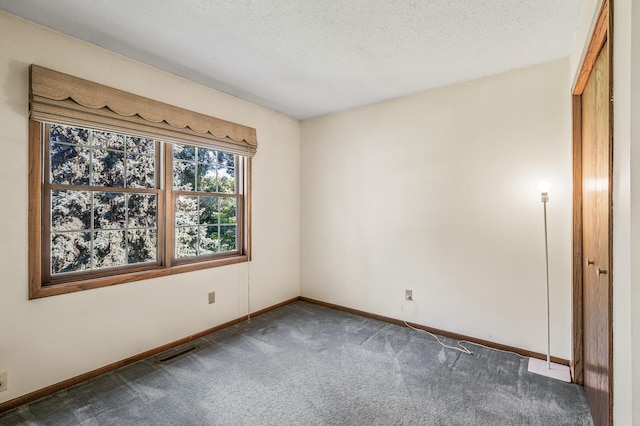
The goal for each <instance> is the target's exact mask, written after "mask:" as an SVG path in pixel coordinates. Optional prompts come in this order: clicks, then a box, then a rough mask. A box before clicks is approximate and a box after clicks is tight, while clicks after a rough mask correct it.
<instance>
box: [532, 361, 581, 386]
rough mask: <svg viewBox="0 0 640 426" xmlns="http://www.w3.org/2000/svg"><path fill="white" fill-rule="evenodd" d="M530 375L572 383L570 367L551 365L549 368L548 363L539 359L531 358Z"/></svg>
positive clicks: (553, 363)
mask: <svg viewBox="0 0 640 426" xmlns="http://www.w3.org/2000/svg"><path fill="white" fill-rule="evenodd" d="M528 370H529V372H530V373H534V374H539V375H541V376H547V377H551V378H552V379H557V380H562V381H563V382H567V383H571V372H570V371H569V367H568V366H566V365H562V364H556V363H555V362H552V363H551V368H547V361H546V360H543V359H538V358H529V368H528Z"/></svg>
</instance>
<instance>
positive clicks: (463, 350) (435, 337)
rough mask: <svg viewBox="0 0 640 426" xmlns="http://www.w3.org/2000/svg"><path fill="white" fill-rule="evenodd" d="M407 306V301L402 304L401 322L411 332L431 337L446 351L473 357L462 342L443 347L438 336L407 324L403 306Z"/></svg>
mask: <svg viewBox="0 0 640 426" xmlns="http://www.w3.org/2000/svg"><path fill="white" fill-rule="evenodd" d="M406 304H407V301H406V300H405V301H404V303H403V304H402V322H403V323H404V325H406V326H407V327H409V328H410V329H412V330H415V331H420V332H422V333H425V334H428V335H429V336H431V337H433V338H434V339H436V340H437V341H438V343H440V345H441V346H442V347H443V348H447V349H453V350H454V351H459V352H462V353H463V354H467V355H473V352H471V351H470V350H469V349H467V348H466V347H465V346H464V345H463V344H462V342H458V346H449V345H445V344H444V343H442V341H441V340H440V338H439V337H438V336H436V335H435V334H433V333H430V332H428V331H427V330H423V329H421V328H416V327H414V326H412V325H411V324H409V323H408V322H407V320H405V319H404V306H405V305H406ZM465 343H471V342H465Z"/></svg>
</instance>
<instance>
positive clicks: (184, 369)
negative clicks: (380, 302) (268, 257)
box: [0, 302, 592, 426]
mask: <svg viewBox="0 0 640 426" xmlns="http://www.w3.org/2000/svg"><path fill="white" fill-rule="evenodd" d="M444 340H445V341H446V343H449V344H451V343H452V342H451V341H450V340H448V339H444ZM193 345H196V346H197V348H198V349H197V350H194V351H192V352H189V353H188V354H185V355H182V356H179V357H176V358H174V359H172V360H170V361H166V362H164V363H158V362H157V359H158V358H159V357H162V356H156V357H152V358H149V359H146V360H144V361H141V362H138V363H136V364H132V365H130V366H127V367H124V368H121V369H119V370H116V371H113V372H111V373H108V374H105V375H103V376H100V377H97V378H95V379H92V380H89V381H87V382H84V383H81V384H79V385H77V386H74V387H72V388H69V389H67V390H63V391H61V392H58V393H56V394H54V395H51V396H50V397H47V398H44V399H41V400H39V401H36V402H33V403H31V404H28V405H25V406H22V407H19V408H16V409H14V410H12V411H8V412H6V413H4V414H1V415H0V424H1V425H119V426H121V425H251V426H255V425H305V426H310V425H491V426H496V425H510V426H511V425H545V426H551V425H591V424H592V422H591V419H590V415H589V408H588V406H587V402H586V399H585V396H584V391H583V389H582V388H581V387H580V386H577V385H573V384H568V383H564V382H560V381H557V380H554V379H550V378H546V377H543V376H538V375H535V374H532V373H529V372H528V371H527V359H526V358H522V357H519V356H517V355H513V354H507V353H503V352H498V351H494V350H489V349H484V348H479V347H473V351H474V355H465V354H462V353H459V352H457V351H451V350H448V349H443V348H442V347H441V346H440V345H438V344H437V343H436V342H435V341H434V339H433V338H432V337H430V336H427V335H426V334H424V333H419V332H417V331H414V330H410V329H408V328H404V327H399V326H396V325H391V324H387V323H384V322H379V321H375V320H372V319H368V318H363V317H359V316H356V315H351V314H347V313H343V312H339V311H335V310H333V309H328V308H324V307H321V306H317V305H313V304H309V303H305V302H295V303H292V304H290V305H287V306H285V307H283V308H280V309H277V310H275V311H272V312H269V313H267V314H264V315H261V316H259V317H256V318H253V319H252V320H251V322H244V323H242V324H238V325H236V326H233V327H230V328H227V329H225V330H222V331H219V332H217V333H213V334H210V335H208V336H206V337H203V338H201V339H198V340H196V341H194V342H192V343H189V344H186V345H184V347H190V346H193Z"/></svg>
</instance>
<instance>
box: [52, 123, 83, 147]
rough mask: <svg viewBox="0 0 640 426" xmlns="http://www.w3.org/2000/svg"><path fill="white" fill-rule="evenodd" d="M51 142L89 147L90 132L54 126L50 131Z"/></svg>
mask: <svg viewBox="0 0 640 426" xmlns="http://www.w3.org/2000/svg"><path fill="white" fill-rule="evenodd" d="M49 140H50V141H51V142H63V143H72V144H78V145H89V130H87V129H81V128H79V127H70V126H62V125H55V124H53V125H51V130H50V131H49Z"/></svg>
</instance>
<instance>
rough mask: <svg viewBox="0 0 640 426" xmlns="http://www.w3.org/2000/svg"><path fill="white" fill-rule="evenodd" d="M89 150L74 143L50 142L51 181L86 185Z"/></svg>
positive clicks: (87, 180) (87, 181)
mask: <svg viewBox="0 0 640 426" xmlns="http://www.w3.org/2000/svg"><path fill="white" fill-rule="evenodd" d="M90 153H91V151H90V150H89V149H87V148H82V147H79V146H77V145H76V146H74V145H63V144H59V143H52V144H51V152H50V157H51V163H50V164H51V176H50V179H51V183H54V184H65V185H88V184H89V162H90V158H91V154H90Z"/></svg>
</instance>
